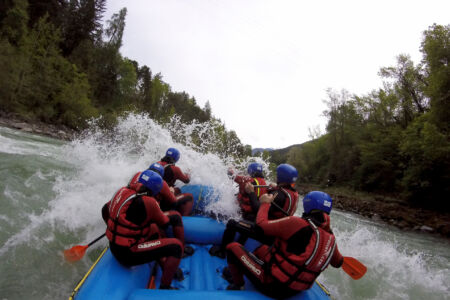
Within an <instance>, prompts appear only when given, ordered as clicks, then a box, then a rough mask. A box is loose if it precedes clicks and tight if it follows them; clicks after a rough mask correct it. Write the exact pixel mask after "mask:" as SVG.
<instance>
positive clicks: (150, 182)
mask: <svg viewBox="0 0 450 300" xmlns="http://www.w3.org/2000/svg"><path fill="white" fill-rule="evenodd" d="M139 182H140V183H142V184H143V185H144V186H145V187H146V188H147V189H149V190H150V191H152V195H153V196H155V195H157V194H158V193H159V192H160V191H161V189H162V187H163V179H162V178H161V176H159V174H158V173H156V172H155V171H151V170H145V171H144V172H142V173H141V176H139Z"/></svg>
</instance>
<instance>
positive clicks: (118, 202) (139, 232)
mask: <svg viewBox="0 0 450 300" xmlns="http://www.w3.org/2000/svg"><path fill="white" fill-rule="evenodd" d="M138 197H145V196H141V195H139V194H137V193H136V191H134V190H132V189H129V188H127V187H123V188H121V189H120V190H118V191H117V193H116V194H115V195H114V197H113V198H112V199H111V201H110V202H109V218H108V221H107V227H106V237H107V238H108V240H109V241H110V242H112V243H114V244H116V245H119V246H125V247H130V248H131V247H132V246H134V245H136V244H138V243H139V242H141V241H144V240H146V239H147V238H148V237H149V235H150V233H151V232H150V227H151V226H150V223H151V221H150V220H149V219H148V217H147V219H146V220H145V221H144V222H143V223H142V224H139V225H138V224H135V223H133V222H130V221H128V220H127V219H126V218H125V217H126V212H127V209H128V207H129V206H130V204H131V203H132V202H133V200H135V199H136V198H138Z"/></svg>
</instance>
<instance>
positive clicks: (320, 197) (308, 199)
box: [303, 191, 333, 214]
mask: <svg viewBox="0 0 450 300" xmlns="http://www.w3.org/2000/svg"><path fill="white" fill-rule="evenodd" d="M332 204H333V199H331V197H330V195H328V194H327V193H324V192H319V191H313V192H309V193H308V194H306V196H305V198H303V210H304V211H305V213H307V214H308V213H310V212H311V211H312V210H314V209H318V210H321V211H323V212H326V213H327V214H330V212H331V206H332Z"/></svg>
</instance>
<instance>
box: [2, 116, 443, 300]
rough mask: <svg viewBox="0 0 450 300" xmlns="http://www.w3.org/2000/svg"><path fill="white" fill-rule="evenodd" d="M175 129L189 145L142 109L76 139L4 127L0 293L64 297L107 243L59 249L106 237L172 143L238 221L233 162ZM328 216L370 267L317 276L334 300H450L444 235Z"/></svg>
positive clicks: (349, 251) (185, 129)
mask: <svg viewBox="0 0 450 300" xmlns="http://www.w3.org/2000/svg"><path fill="white" fill-rule="evenodd" d="M175 127H176V128H177V132H178V137H177V138H178V139H179V138H180V136H181V137H182V138H183V140H184V143H185V144H187V145H190V146H184V145H181V144H178V143H177V142H175V141H174V140H173V139H172V137H171V133H170V132H169V130H167V129H164V128H162V127H161V126H159V125H157V124H155V123H154V122H153V121H152V120H150V119H148V118H147V117H146V116H142V115H130V116H128V117H127V118H125V119H122V120H121V121H120V122H119V125H118V126H117V128H116V130H115V132H114V134H113V135H105V133H104V132H102V131H101V130H99V129H97V128H96V127H92V128H93V129H92V130H90V131H88V132H85V134H84V135H83V136H82V137H80V138H78V139H77V140H75V141H73V142H70V143H68V142H62V141H59V140H55V139H52V138H48V137H42V136H37V135H33V134H29V133H24V132H20V131H17V130H13V129H9V128H4V127H0V178H1V181H0V203H1V207H0V274H1V276H0V299H67V298H68V296H69V295H70V293H71V291H72V289H73V288H74V286H75V285H76V283H77V282H78V280H80V279H81V277H82V276H83V275H84V274H85V272H86V271H87V270H88V268H89V267H90V265H91V264H92V263H93V261H94V260H95V258H96V257H97V255H98V254H99V252H100V251H101V250H102V248H104V246H105V245H106V240H105V239H104V240H102V241H100V242H98V243H97V244H96V245H94V246H92V247H91V248H90V249H89V250H88V252H87V254H86V255H85V257H84V258H83V260H81V261H79V262H77V263H74V264H69V263H67V262H65V260H64V258H63V255H62V251H63V250H64V249H68V248H70V247H71V246H73V245H75V244H87V243H88V242H89V241H90V240H92V239H94V238H95V237H97V236H98V235H100V234H102V233H103V232H104V229H105V225H104V223H103V220H102V218H101V213H100V210H101V207H102V206H103V204H104V203H105V202H106V201H108V200H109V199H110V198H111V196H112V195H113V194H114V192H115V191H116V190H117V189H118V188H119V187H121V186H123V185H125V184H126V183H127V182H128V180H129V178H130V177H131V176H132V175H133V174H134V172H136V171H138V170H143V169H145V168H147V167H148V165H149V164H150V163H152V162H155V161H157V160H159V159H160V158H161V157H162V156H163V154H164V153H165V150H166V149H167V148H168V147H172V146H174V147H177V148H178V149H179V150H180V151H181V159H180V161H179V163H178V165H179V166H180V167H181V168H182V169H185V170H187V169H189V170H190V172H191V175H192V183H194V184H200V183H201V184H207V185H212V186H214V187H215V188H216V189H217V191H218V192H219V193H220V195H221V202H220V203H219V204H217V205H216V207H214V208H212V209H214V210H216V211H221V212H222V213H223V214H226V215H229V216H234V217H235V216H236V214H237V207H236V206H235V204H234V202H233V194H234V192H235V187H234V186H233V184H232V183H231V182H230V181H229V179H228V178H227V176H226V170H227V168H228V165H229V163H226V162H223V160H221V159H219V158H218V157H217V156H215V155H213V154H202V153H201V151H202V149H201V148H199V147H197V146H195V145H194V144H192V143H190V142H189V138H188V136H189V134H190V133H191V132H193V131H197V132H202V133H203V134H198V135H199V136H204V139H205V144H208V143H213V142H214V141H213V139H211V135H208V134H207V133H208V132H207V129H205V126H203V125H198V124H197V125H195V124H194V125H189V126H187V125H181V124H178V125H176V126H175V125H174V126H173V127H172V131H173V128H175ZM183 135H184V136H183ZM206 136H208V137H206ZM246 163H247V162H242V165H243V166H245V165H246ZM300 172H301V170H300ZM299 206H301V205H299ZM301 210H302V209H301V208H300V209H299V213H301ZM331 219H332V227H333V230H334V232H335V234H336V236H337V240H338V244H339V247H340V250H341V252H342V253H343V254H344V255H346V256H353V257H355V258H358V259H359V260H360V261H361V262H363V263H364V264H365V265H366V266H367V268H368V272H367V274H366V275H365V276H364V277H363V278H362V279H360V280H358V281H354V280H352V279H351V278H350V277H349V276H347V275H346V274H345V273H344V272H343V271H342V270H340V269H333V268H331V267H330V268H328V269H327V270H326V271H325V272H324V273H323V274H322V275H321V276H320V277H319V281H321V282H323V283H324V284H325V286H326V287H327V288H328V289H329V290H330V291H331V293H332V296H333V298H334V299H427V300H432V299H450V296H449V295H450V251H449V250H450V243H449V242H448V240H445V239H440V238H436V237H434V236H430V235H425V234H418V233H405V232H403V231H400V230H397V229H395V228H392V227H388V226H387V225H384V224H380V223H376V222H373V221H371V220H368V219H365V218H361V217H359V216H356V215H353V214H349V213H345V212H341V211H336V210H334V211H333V212H332V214H331Z"/></svg>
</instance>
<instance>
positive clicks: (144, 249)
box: [102, 170, 184, 289]
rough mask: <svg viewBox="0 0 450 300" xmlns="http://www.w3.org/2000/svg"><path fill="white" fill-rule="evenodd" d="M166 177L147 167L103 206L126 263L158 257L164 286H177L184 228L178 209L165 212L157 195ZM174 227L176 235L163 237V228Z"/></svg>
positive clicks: (115, 247)
mask: <svg viewBox="0 0 450 300" xmlns="http://www.w3.org/2000/svg"><path fill="white" fill-rule="evenodd" d="M162 187H163V179H162V178H161V176H160V175H159V174H157V173H156V172H154V171H151V170H146V171H144V172H142V174H141V175H140V176H139V179H138V183H137V184H134V185H131V186H129V187H123V188H121V189H119V190H118V191H117V192H116V194H115V195H114V197H113V198H112V199H111V200H110V201H109V202H107V203H106V204H105V205H104V206H103V209H102V216H103V220H105V222H106V224H107V228H106V236H107V238H108V240H109V246H110V249H111V253H112V254H113V255H114V257H115V258H116V259H117V260H118V261H119V262H120V263H121V264H123V265H125V266H128V267H129V266H135V265H140V264H144V263H148V262H151V261H154V260H158V261H159V262H160V263H161V264H162V278H161V285H160V288H161V289H174V288H173V287H172V286H171V282H172V279H173V277H174V275H175V273H176V272H177V269H178V265H179V264H180V260H181V258H182V256H183V246H184V229H183V221H182V218H181V216H180V214H179V213H178V212H175V211H170V212H166V213H164V212H162V211H161V209H160V208H159V205H158V202H157V201H156V200H155V198H154V197H155V196H157V195H158V193H159V192H160V191H161V189H162ZM169 225H171V226H172V228H173V233H174V236H175V238H161V236H160V230H159V228H163V229H164V228H167V227H168V226H169Z"/></svg>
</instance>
